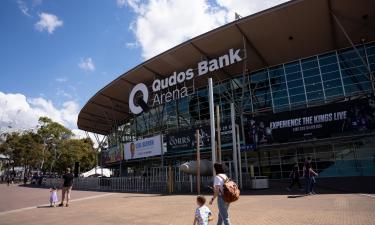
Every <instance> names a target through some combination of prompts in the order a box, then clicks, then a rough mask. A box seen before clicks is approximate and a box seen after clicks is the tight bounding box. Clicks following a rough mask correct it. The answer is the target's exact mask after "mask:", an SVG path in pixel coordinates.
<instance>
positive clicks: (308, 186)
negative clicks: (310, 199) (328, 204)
mask: <svg viewBox="0 0 375 225" xmlns="http://www.w3.org/2000/svg"><path fill="white" fill-rule="evenodd" d="M315 183H316V181H315V177H313V176H311V177H305V192H306V194H308V193H310V192H312V191H313V189H314V184H315Z"/></svg>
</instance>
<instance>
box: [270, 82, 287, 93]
mask: <svg viewBox="0 0 375 225" xmlns="http://www.w3.org/2000/svg"><path fill="white" fill-rule="evenodd" d="M271 88H272V91H273V92H275V91H280V90H285V89H286V84H285V83H283V84H276V85H272V87H271Z"/></svg>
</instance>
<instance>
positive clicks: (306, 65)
mask: <svg viewBox="0 0 375 225" xmlns="http://www.w3.org/2000/svg"><path fill="white" fill-rule="evenodd" d="M301 66H302V69H303V70H307V69H311V68H315V67H318V61H317V60H316V57H313V58H309V59H304V60H302V61H301Z"/></svg>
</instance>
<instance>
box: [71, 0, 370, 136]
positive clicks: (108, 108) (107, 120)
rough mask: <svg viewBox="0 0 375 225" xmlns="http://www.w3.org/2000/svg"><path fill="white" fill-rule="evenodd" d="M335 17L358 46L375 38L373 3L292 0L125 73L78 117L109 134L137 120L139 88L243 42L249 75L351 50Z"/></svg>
mask: <svg viewBox="0 0 375 225" xmlns="http://www.w3.org/2000/svg"><path fill="white" fill-rule="evenodd" d="M332 13H333V14H334V15H335V16H336V17H337V18H338V20H339V21H340V23H341V24H342V26H343V27H344V29H345V31H346V33H347V35H348V36H349V37H350V39H351V40H352V41H353V43H354V44H358V43H361V41H362V39H364V40H366V41H373V40H375V1H373V0H294V1H290V2H287V3H284V4H281V5H278V6H275V7H273V8H270V9H267V10H265V11H262V12H259V13H256V14H253V15H250V16H247V17H244V18H242V19H239V20H236V21H234V22H232V23H229V24H227V25H224V26H221V27H219V28H217V29H214V30H212V31H209V32H207V33H205V34H202V35H200V36H198V37H195V38H193V39H191V40H188V41H186V42H184V43H182V44H180V45H178V46H176V47H174V48H172V49H170V50H168V51H166V52H163V53H161V54H159V55H157V56H155V57H153V58H151V59H149V60H147V61H145V62H144V63H142V64H140V65H138V66H136V67H135V68H133V69H131V70H129V71H128V72H126V73H124V74H122V75H121V76H119V77H118V78H117V79H115V80H114V81H112V82H111V83H110V84H108V85H107V86H105V87H104V88H102V89H101V90H100V91H98V92H97V93H96V94H95V95H94V96H93V97H92V98H91V99H90V100H89V101H88V102H87V103H86V105H85V106H84V107H83V108H82V110H81V111H80V113H79V116H78V122H77V124H78V128H80V129H82V130H86V131H89V132H94V133H99V134H109V133H110V132H111V130H112V129H113V128H114V127H116V125H118V122H119V121H126V119H127V118H129V117H130V116H131V113H130V111H129V106H128V98H129V94H130V91H131V89H132V88H133V86H134V85H136V84H138V83H145V84H146V85H151V83H152V81H153V80H154V78H155V77H158V78H163V77H167V76H169V75H171V74H172V73H173V72H174V71H185V70H186V69H187V68H190V67H192V68H195V67H196V64H197V62H199V61H201V60H202V59H210V58H215V57H218V56H221V55H222V54H224V53H226V52H227V51H228V49H231V48H243V46H244V45H243V40H245V42H246V49H247V59H246V63H247V68H248V70H249V71H254V70H258V69H261V68H265V67H268V66H272V65H277V64H281V63H284V62H288V61H292V60H295V59H299V58H303V57H308V56H311V55H315V54H319V53H322V52H326V51H330V50H333V49H338V48H344V47H348V46H350V45H351V44H350V42H349V41H348V39H347V37H346V36H345V33H344V32H343V31H342V29H341V28H340V26H339V25H338V23H337V22H336V21H335V19H334V17H333V16H332ZM290 37H292V38H290ZM291 39H292V40H291ZM242 69H243V63H237V64H234V65H232V66H228V67H226V68H225V69H224V70H221V71H219V72H215V76H212V75H211V74H208V75H205V76H200V77H196V78H194V79H195V80H194V82H195V87H202V86H204V85H207V78H208V77H211V76H212V77H213V79H214V82H215V80H216V81H217V80H218V79H220V80H223V79H227V78H230V77H231V75H238V74H240V73H242Z"/></svg>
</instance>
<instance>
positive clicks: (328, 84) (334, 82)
mask: <svg viewBox="0 0 375 225" xmlns="http://www.w3.org/2000/svg"><path fill="white" fill-rule="evenodd" d="M339 86H341V80H340V79H334V80H330V81H325V82H324V88H333V87H339Z"/></svg>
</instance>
